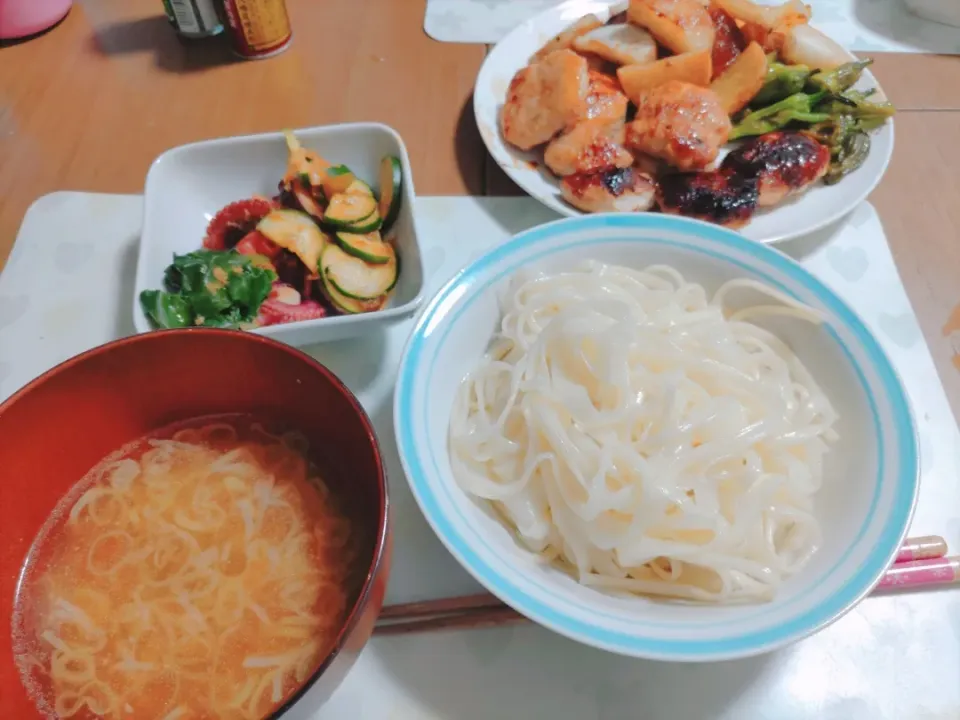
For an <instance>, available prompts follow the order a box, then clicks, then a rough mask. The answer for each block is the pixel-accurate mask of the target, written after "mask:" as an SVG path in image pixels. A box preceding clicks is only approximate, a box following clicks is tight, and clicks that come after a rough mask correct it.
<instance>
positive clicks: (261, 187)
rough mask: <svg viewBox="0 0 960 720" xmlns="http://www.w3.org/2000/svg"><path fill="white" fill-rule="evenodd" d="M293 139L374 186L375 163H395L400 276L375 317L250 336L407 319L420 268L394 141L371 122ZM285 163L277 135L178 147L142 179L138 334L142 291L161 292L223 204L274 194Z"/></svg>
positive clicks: (409, 184)
mask: <svg viewBox="0 0 960 720" xmlns="http://www.w3.org/2000/svg"><path fill="white" fill-rule="evenodd" d="M294 133H295V134H296V136H297V137H298V138H299V139H300V142H301V143H302V144H303V145H304V146H306V147H309V148H312V149H314V150H316V151H317V152H319V153H320V154H321V155H322V156H324V157H325V158H327V159H328V160H329V161H330V162H333V163H341V164H344V165H347V166H348V167H350V169H351V170H353V171H354V172H355V173H356V174H357V175H358V176H359V177H360V178H362V179H363V180H365V181H367V182H368V183H370V184H371V185H372V186H373V187H374V188H376V187H377V184H378V174H379V166H380V160H381V158H383V156H384V155H388V154H389V155H395V156H397V157H398V158H399V159H400V163H401V166H402V170H403V188H402V200H401V206H400V214H399V216H398V217H397V221H396V224H395V226H394V229H393V230H391V235H395V236H396V239H397V249H398V252H399V257H400V261H401V269H400V278H399V280H398V282H397V287H396V289H395V291H394V295H393V297H392V298H391V301H390V304H389V305H388V306H387V307H386V308H385V309H384V310H381V311H379V312H376V313H368V314H364V315H341V316H336V317H327V318H320V319H317V320H306V321H302V322H297V323H289V324H286V325H274V326H269V327H265V328H260V329H258V330H256V331H255V332H258V333H260V334H263V335H267V336H270V337H275V338H277V339H278V340H283V341H284V342H288V343H290V344H294V345H300V344H308V343H310V342H318V341H321V340H333V339H338V338H342V337H346V336H348V335H352V334H356V333H358V332H361V331H362V330H363V328H366V327H369V326H370V325H371V324H376V323H378V322H383V321H385V320H389V319H393V318H397V317H404V316H407V315H409V314H410V313H412V312H413V311H414V310H415V309H416V306H417V305H418V304H419V301H420V299H421V294H422V291H423V264H422V258H421V256H420V246H419V242H418V238H417V227H416V221H415V218H414V208H413V205H414V198H415V191H414V185H413V176H412V173H411V170H410V160H409V158H408V156H407V151H406V148H405V147H404V145H403V141H402V140H401V139H400V136H399V135H397V133H396V132H395V131H393V130H392V129H390V128H389V127H387V126H385V125H380V124H377V123H353V124H347V125H332V126H328V127H317V128H306V129H302V130H295V131H294ZM286 165H287V147H286V144H285V142H284V138H283V134H282V133H265V134H262V135H249V136H244V137H233V138H222V139H217V140H207V141H204V142H199V143H194V144H192V145H184V146H182V147H179V148H175V149H173V150H170V151H168V152H166V153H164V154H163V155H161V156H160V157H159V158H158V159H157V160H156V161H155V162H154V164H153V166H152V167H151V168H150V172H149V174H148V175H147V183H146V189H145V198H144V219H143V236H142V238H141V242H140V256H139V258H138V262H137V283H136V296H137V297H135V298H134V321H135V325H136V327H137V330H138V331H139V332H146V331H148V330H150V329H151V325H150V323H149V321H148V320H147V318H146V316H145V315H144V314H143V311H142V309H141V308H140V303H139V301H138V299H137V298H138V297H139V295H140V292H141V291H142V290H146V289H149V288H160V287H162V280H163V271H164V270H165V269H166V267H167V266H168V265H169V264H170V261H171V258H172V255H173V254H174V253H177V254H182V253H187V252H191V251H193V250H197V249H199V248H200V244H201V242H202V240H203V236H204V233H205V231H206V228H207V224H208V223H209V222H210V220H211V219H212V218H213V216H214V215H215V214H216V213H217V212H219V211H220V210H221V209H222V208H223V207H224V206H226V205H228V204H230V203H232V202H236V201H238V200H244V199H247V198H249V197H251V196H253V195H262V196H266V197H272V196H274V195H276V194H277V185H278V183H279V182H280V178H282V177H283V174H284V172H285V171H286Z"/></svg>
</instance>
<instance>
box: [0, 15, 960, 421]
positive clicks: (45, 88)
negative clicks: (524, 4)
mask: <svg viewBox="0 0 960 720" xmlns="http://www.w3.org/2000/svg"><path fill="white" fill-rule="evenodd" d="M287 4H288V6H289V9H290V13H291V16H292V20H293V25H294V28H295V38H294V44H293V46H292V48H291V49H290V50H289V51H287V52H286V53H284V54H282V55H280V56H278V57H276V58H273V59H270V60H266V61H260V62H238V61H235V60H234V59H233V58H232V56H231V55H230V52H229V50H228V48H227V47H226V43H225V41H224V39H217V40H213V41H209V42H203V43H182V42H180V41H179V40H178V39H177V37H176V36H175V34H174V32H173V31H172V30H171V28H170V27H169V26H168V24H167V21H166V19H165V17H164V16H163V14H162V7H161V2H160V0H138V2H130V1H129V0H78V2H77V4H76V6H75V7H74V9H73V11H72V12H71V13H70V15H69V16H68V17H67V19H66V20H65V21H64V22H63V23H62V24H61V25H60V26H58V27H56V28H55V29H54V30H52V31H51V32H49V33H47V34H46V35H43V36H41V37H38V38H35V39H32V40H30V41H28V42H23V43H19V44H11V45H7V46H0V267H2V264H3V261H4V260H5V258H6V256H7V254H8V253H9V251H10V248H11V246H12V244H13V241H14V238H15V237H16V233H17V229H18V227H19V225H20V220H21V219H22V217H23V214H24V212H25V211H26V210H27V208H28V207H29V205H30V203H32V202H33V201H34V200H35V199H37V198H38V197H40V196H41V195H44V194H46V193H49V192H53V191H55V190H82V191H91V192H120V193H136V192H139V191H140V190H141V188H142V186H143V179H144V176H145V174H146V171H147V169H148V167H149V165H150V162H151V161H152V160H153V158H155V157H156V156H157V155H158V154H160V153H161V152H163V151H164V150H166V149H168V148H171V147H174V146H176V145H180V144H182V143H186V142H191V141H195V140H201V139H204V138H210V137H216V136H223V135H235V134H242V133H255V132H262V131H267V130H276V129H278V128H281V127H298V126H305V125H321V124H326V123H335V122H342V121H348V120H379V121H382V122H386V123H388V124H390V125H393V126H394V127H395V128H396V129H397V130H398V131H399V132H400V133H401V135H402V136H403V137H404V138H405V140H406V143H407V146H408V149H409V151H410V156H411V161H412V163H413V167H414V172H415V174H416V179H417V190H418V191H419V193H420V194H422V195H458V194H474V195H480V194H491V195H497V194H515V193H518V192H519V190H518V189H517V188H516V187H515V186H513V185H512V183H510V182H509V181H508V180H507V179H506V178H505V177H503V175H502V174H501V173H500V172H499V170H498V169H496V168H495V167H492V163H490V162H489V161H488V159H487V155H486V152H485V150H484V148H483V145H482V143H481V141H480V137H479V135H478V133H477V131H476V128H475V126H474V124H473V118H472V110H471V108H470V101H469V98H470V94H471V91H472V88H473V81H474V78H475V77H476V74H477V70H478V69H479V67H480V64H481V62H482V61H483V57H484V53H485V51H486V49H485V48H484V47H483V46H481V45H457V44H449V43H438V42H435V41H434V40H431V39H430V38H428V37H427V36H426V35H425V34H424V32H423V15H424V0H399V1H398V0H322V1H318V0H287ZM875 60H876V63H875V66H874V72H875V74H876V75H877V76H878V77H879V78H880V80H881V82H882V83H883V86H884V89H885V90H886V92H887V94H888V95H889V96H890V98H891V99H892V101H893V102H894V103H895V104H896V105H897V107H898V108H899V109H900V113H899V115H898V116H897V120H896V122H897V146H896V149H895V151H894V157H893V163H892V165H891V167H890V169H889V171H888V173H887V175H886V176H885V178H884V180H883V182H882V183H881V185H880V187H879V188H878V189H877V190H876V191H875V192H874V194H873V196H872V198H871V201H872V202H873V203H874V205H875V206H876V208H877V210H878V211H879V213H880V217H881V219H882V220H883V223H884V226H885V229H886V232H887V237H888V238H889V240H890V244H891V246H892V248H893V251H894V254H895V256H896V259H897V263H898V266H899V268H900V274H901V276H902V278H903V282H904V285H905V286H906V288H907V292H908V294H909V296H910V299H911V301H912V302H913V306H914V309H915V310H916V313H917V316H918V317H919V319H920V324H921V327H922V329H923V331H924V335H925V336H926V339H927V342H928V344H929V346H930V349H931V351H932V353H933V356H934V359H935V361H936V363H937V366H938V368H939V370H940V375H941V378H942V380H943V382H944V386H945V387H946V389H947V394H948V396H949V398H950V401H951V404H952V405H953V408H954V412H955V413H956V411H957V410H958V409H960V372H958V369H960V362H958V363H957V367H955V366H954V362H953V356H954V350H953V347H952V344H951V338H950V337H945V336H944V334H943V333H942V328H943V327H944V325H945V323H946V322H947V319H948V317H949V316H950V313H951V311H952V309H953V308H954V307H955V305H957V303H958V302H960V284H958V282H957V271H958V269H960V232H958V231H960V201H958V198H960V176H958V174H957V168H958V167H960V92H958V91H957V90H956V88H957V87H958V83H957V80H958V79H960V58H958V57H952V56H935V55H920V54H904V55H901V54H880V55H876V56H875ZM945 89H949V90H948V91H945ZM877 302H878V303H882V302H883V298H877ZM957 345H958V347H960V333H957Z"/></svg>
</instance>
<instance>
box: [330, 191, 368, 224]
mask: <svg viewBox="0 0 960 720" xmlns="http://www.w3.org/2000/svg"><path fill="white" fill-rule="evenodd" d="M376 212H377V201H376V200H374V199H373V198H372V197H367V196H366V195H348V194H347V193H337V194H335V195H333V196H332V197H330V203H329V204H328V205H327V210H326V212H324V214H323V219H324V221H325V222H328V223H330V224H331V225H333V226H334V227H338V228H344V229H348V230H352V229H354V228H355V226H356V225H358V224H360V223H361V222H362V221H364V220H366V219H367V218H369V217H371V216H372V215H373V214H374V213H376ZM379 223H380V217H379V214H378V215H377V224H378V225H379ZM372 229H373V230H376V228H372ZM365 232H369V230H368V231H365Z"/></svg>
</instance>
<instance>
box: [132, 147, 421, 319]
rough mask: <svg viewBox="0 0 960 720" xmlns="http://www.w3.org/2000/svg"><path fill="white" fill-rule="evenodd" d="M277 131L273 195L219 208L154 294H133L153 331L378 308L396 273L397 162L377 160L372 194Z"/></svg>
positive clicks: (346, 170) (348, 174) (343, 169)
mask: <svg viewBox="0 0 960 720" xmlns="http://www.w3.org/2000/svg"><path fill="white" fill-rule="evenodd" d="M284 134H285V135H286V139H287V148H288V150H289V159H288V163H287V172H286V174H285V175H284V176H283V180H281V182H280V186H279V190H280V191H279V194H278V195H277V196H276V197H273V198H264V197H253V198H250V199H248V200H241V201H239V202H234V203H231V204H230V205H227V206H226V207H225V208H223V209H222V210H221V211H220V212H219V213H217V214H216V216H214V218H213V219H212V220H211V221H210V224H209V225H208V227H207V232H206V236H205V237H204V238H203V247H202V249H200V250H197V251H195V252H191V253H188V254H186V255H174V258H173V263H172V264H171V265H170V266H169V267H168V268H167V269H166V272H165V273H164V280H163V285H164V287H163V289H161V290H144V291H143V292H142V293H141V294H140V304H141V306H142V307H143V311H144V313H146V315H147V317H148V318H149V319H150V321H151V322H152V323H153V324H154V325H155V326H156V327H158V328H181V327H193V326H206V327H226V328H240V329H252V328H256V327H264V326H267V325H277V324H280V323H288V322H298V321H300V320H311V319H315V318H321V317H325V316H327V315H339V314H354V313H367V312H374V311H376V310H380V309H381V308H383V307H384V305H385V304H386V303H387V300H388V298H389V297H390V293H391V291H392V290H393V288H394V287H395V286H396V284H397V278H398V276H399V265H398V258H397V251H396V248H395V247H394V244H393V242H392V241H391V239H390V238H389V237H388V235H387V233H389V231H390V229H391V226H392V225H393V223H394V222H395V221H396V219H397V215H398V214H399V211H400V198H401V193H400V186H401V183H402V181H403V178H402V173H401V166H400V161H399V160H398V159H397V158H395V157H393V156H392V155H388V156H387V157H384V158H383V160H382V161H381V163H380V177H379V185H380V186H379V192H378V193H377V192H374V190H373V188H371V187H370V185H368V184H367V183H366V182H364V181H363V180H362V179H360V178H359V177H357V176H356V175H355V174H354V173H353V172H352V171H351V170H350V168H348V167H346V166H345V165H333V164H331V163H330V162H328V161H327V160H325V159H324V158H322V157H321V156H320V155H319V154H317V153H316V152H314V151H313V150H309V149H307V148H304V147H302V146H301V145H300V142H299V141H298V140H297V138H296V137H294V135H293V134H292V133H290V132H289V131H287V132H285V133H284Z"/></svg>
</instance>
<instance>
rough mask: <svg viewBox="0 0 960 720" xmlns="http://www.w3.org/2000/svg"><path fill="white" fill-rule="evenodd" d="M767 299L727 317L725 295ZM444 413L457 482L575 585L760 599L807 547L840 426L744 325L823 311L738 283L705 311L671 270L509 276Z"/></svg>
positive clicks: (791, 362) (695, 289) (816, 538)
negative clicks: (481, 351)
mask: <svg viewBox="0 0 960 720" xmlns="http://www.w3.org/2000/svg"><path fill="white" fill-rule="evenodd" d="M746 290H749V291H751V292H753V293H756V292H757V291H759V292H761V293H762V294H763V295H764V296H765V297H767V298H769V299H770V300H772V301H773V302H767V303H765V304H763V305H760V306H756V307H750V308H745V309H741V310H738V311H735V312H725V311H724V304H725V300H726V299H727V297H728V295H730V294H731V293H735V292H738V291H746ZM502 304H503V318H502V324H501V330H500V333H499V334H498V336H497V337H496V338H495V339H494V341H493V343H492V345H491V348H490V351H489V353H488V354H487V356H486V357H485V358H484V360H483V361H482V362H481V364H480V366H479V367H478V368H476V370H474V371H473V372H472V373H471V374H470V375H469V376H467V378H466V379H465V380H464V381H463V383H462V385H461V387H460V390H459V393H458V396H457V398H456V400H455V404H454V407H453V411H452V418H451V423H450V435H449V444H450V458H451V465H452V468H453V473H454V475H455V477H456V479H457V481H458V482H459V484H460V485H461V486H462V487H463V488H464V489H465V490H466V491H467V492H469V493H471V494H473V495H475V496H477V497H480V498H485V499H487V500H489V501H491V502H492V503H493V504H494V507H495V508H496V510H497V511H498V512H499V514H500V515H502V517H503V518H504V519H505V521H506V522H507V523H508V525H509V526H510V527H511V528H512V529H515V531H516V533H517V535H518V537H519V539H520V540H521V541H522V543H523V544H525V545H526V546H527V547H529V548H530V549H531V550H533V551H535V552H537V553H541V554H542V555H543V556H545V557H546V558H547V559H549V560H554V561H556V562H558V563H560V564H561V565H562V566H564V567H566V568H568V569H570V570H571V571H572V572H573V573H574V574H575V575H576V577H577V578H578V579H579V581H580V582H581V583H583V584H585V585H592V586H597V587H600V588H607V589H610V590H615V591H627V592H632V593H640V594H649V595H658V596H669V597H674V598H684V599H689V600H704V601H721V602H730V601H740V600H761V599H769V598H770V597H771V596H772V595H773V593H774V592H775V590H776V589H777V587H778V586H779V585H780V583H781V582H782V580H783V579H784V578H786V577H787V576H789V575H790V574H792V573H794V572H796V571H797V570H798V569H799V568H800V567H801V566H802V565H803V564H804V563H805V562H806V561H807V559H808V558H809V557H810V556H811V554H812V553H813V552H814V551H815V550H816V548H817V546H818V545H819V543H820V537H821V534H820V528H819V526H818V523H817V520H816V518H815V516H814V514H813V512H812V498H813V495H814V493H815V492H816V491H817V489H818V488H819V487H820V484H821V479H822V477H823V461H824V454H825V453H826V452H827V449H828V443H830V442H831V441H833V440H835V439H836V433H835V431H834V430H833V429H832V427H833V425H834V423H835V421H836V419H837V415H836V413H835V411H834V409H833V408H832V407H831V404H830V401H829V400H828V398H827V397H826V396H825V395H824V393H823V392H822V391H821V389H820V388H819V387H818V386H817V383H816V382H815V381H814V379H813V378H812V377H811V375H810V373H809V372H808V371H807V370H806V369H805V368H804V366H803V365H802V364H801V362H800V361H799V360H798V359H797V357H796V356H795V355H794V353H793V352H792V351H791V350H790V348H789V347H787V345H786V344H785V343H784V342H783V341H781V340H780V339H778V338H777V337H776V336H775V335H773V334H771V333H770V332H768V331H766V330H764V329H762V328H760V327H758V326H757V325H754V324H752V323H751V322H750V320H751V319H757V318H761V317H764V316H770V315H775V314H785V315H790V316H793V317H794V318H799V319H801V320H803V321H809V322H813V323H816V322H820V321H822V318H821V316H820V315H819V314H818V313H817V312H816V311H815V310H813V309H812V308H809V307H806V306H804V305H802V304H800V303H798V302H797V301H795V300H793V299H792V298H789V297H787V296H785V295H783V294H782V293H780V292H778V291H776V290H774V289H773V288H770V287H768V286H766V285H763V284H761V283H758V282H755V281H751V280H746V279H742V280H733V281H730V282H728V283H726V284H725V285H723V286H722V287H721V288H720V289H719V290H718V291H717V293H716V294H715V295H714V296H713V298H709V297H708V296H707V294H706V291H705V290H704V288H703V287H702V286H700V285H698V284H695V283H691V282H688V281H686V280H685V279H684V278H683V277H682V276H681V275H680V274H679V273H678V272H677V271H676V270H675V269H673V268H671V267H667V266H653V267H649V268H647V269H646V270H644V271H634V270H630V269H627V268H623V267H618V266H610V265H603V264H600V263H591V264H589V265H588V266H585V267H583V268H581V269H577V270H575V271H570V272H563V273H558V274H549V275H548V274H541V275H536V276H527V277H519V278H516V279H515V280H514V282H513V283H512V285H511V288H510V290H509V292H508V293H507V294H506V296H505V298H504V299H503V303H502Z"/></svg>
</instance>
